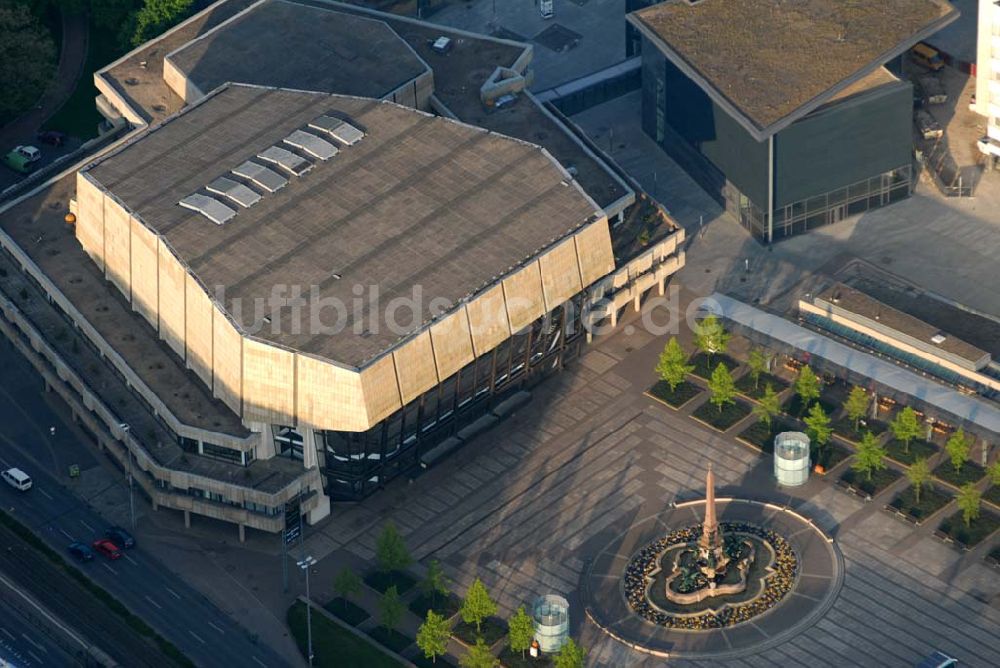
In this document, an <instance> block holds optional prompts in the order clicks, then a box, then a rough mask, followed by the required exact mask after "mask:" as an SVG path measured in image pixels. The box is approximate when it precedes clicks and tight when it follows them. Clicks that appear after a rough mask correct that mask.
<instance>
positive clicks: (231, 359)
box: [212, 306, 243, 415]
mask: <svg viewBox="0 0 1000 668" xmlns="http://www.w3.org/2000/svg"><path fill="white" fill-rule="evenodd" d="M212 364H213V374H212V381H213V383H214V384H213V386H212V395H213V396H215V397H217V398H219V399H221V400H222V401H223V402H224V403H225V404H226V405H227V406H229V407H230V408H231V409H233V412H234V413H236V414H237V415H240V414H241V412H242V405H241V399H242V397H243V337H242V336H241V335H240V333H239V332H238V331H236V327H235V326H234V325H233V323H231V322H230V321H229V320H228V319H227V318H226V316H225V315H224V314H223V313H222V311H221V310H220V309H219V307H218V306H213V307H212Z"/></svg>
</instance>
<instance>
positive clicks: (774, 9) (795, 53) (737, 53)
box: [627, 0, 958, 141]
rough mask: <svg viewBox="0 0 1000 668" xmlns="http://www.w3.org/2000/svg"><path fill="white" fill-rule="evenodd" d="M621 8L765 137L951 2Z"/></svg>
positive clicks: (924, 29)
mask: <svg viewBox="0 0 1000 668" xmlns="http://www.w3.org/2000/svg"><path fill="white" fill-rule="evenodd" d="M627 18H628V21H629V22H630V23H631V24H632V25H634V26H635V27H636V28H638V29H639V30H640V32H642V33H643V35H644V36H645V37H647V38H648V39H650V40H651V41H652V42H653V43H654V44H655V45H656V46H657V48H658V49H659V50H660V51H662V52H663V54H664V55H665V56H666V57H667V58H669V59H670V60H671V61H672V62H673V63H674V65H676V66H677V67H678V68H679V69H680V70H681V71H683V72H684V73H685V74H686V75H687V76H688V77H690V78H691V79H692V80H693V81H695V82H696V83H697V84H698V85H699V86H701V88H702V89H704V90H705V92H706V93H708V95H710V96H711V97H712V98H713V100H715V102H716V104H718V105H719V106H721V107H722V108H723V109H725V110H726V111H727V112H728V113H729V114H730V115H732V116H733V117H734V118H735V119H736V120H737V121H739V122H740V124H741V125H743V126H744V127H745V128H746V129H747V130H748V131H749V132H750V133H751V134H752V135H753V136H754V137H755V138H756V139H757V140H758V141H763V140H764V139H766V138H767V137H769V136H770V135H772V134H774V133H776V132H778V131H779V130H781V129H782V128H784V127H786V126H788V125H790V124H791V123H793V122H795V121H796V120H798V119H799V118H802V117H803V116H805V115H806V114H808V113H809V112H811V111H813V110H814V109H816V108H818V107H819V106H820V105H822V104H824V103H825V102H828V101H830V100H831V99H832V98H833V97H835V96H836V95H837V94H838V93H839V92H840V91H842V90H844V89H845V88H847V87H849V86H851V85H852V84H854V83H855V82H857V81H859V80H861V79H863V78H864V77H865V76H867V75H869V74H870V73H872V72H873V71H874V70H877V69H878V68H880V67H881V66H882V65H884V64H885V63H887V62H888V61H889V60H891V59H892V58H894V57H896V56H898V55H900V54H902V53H904V52H905V51H906V50H907V49H909V48H910V47H912V46H913V45H914V44H916V43H917V42H919V41H920V40H922V39H924V38H925V37H927V36H929V35H931V34H933V33H934V32H936V31H937V30H939V29H941V28H942V27H944V26H946V25H948V24H949V23H951V22H952V21H954V20H955V19H956V18H958V11H957V10H956V9H955V8H954V7H953V6H952V5H951V4H950V3H948V2H946V1H945V0H868V1H867V2H844V1H843V0H796V1H795V2H789V1H788V0H741V1H740V2H733V1H732V0H701V2H697V3H691V2H688V1H687V0H668V1H667V2H663V3H660V4H657V5H653V6H651V7H647V8H645V9H641V10H639V11H636V12H633V13H631V14H629V15H628V17H627Z"/></svg>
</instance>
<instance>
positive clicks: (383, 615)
mask: <svg viewBox="0 0 1000 668" xmlns="http://www.w3.org/2000/svg"><path fill="white" fill-rule="evenodd" d="M402 619H403V602H402V601H401V600H400V599H399V592H398V591H396V585H392V586H391V587H389V588H388V589H386V590H385V593H384V594H382V598H380V599H379V601H378V622H379V624H381V625H382V626H383V627H385V629H386V630H388V631H395V630H396V627H397V626H399V622H400V621H402Z"/></svg>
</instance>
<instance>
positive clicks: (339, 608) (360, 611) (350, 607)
mask: <svg viewBox="0 0 1000 668" xmlns="http://www.w3.org/2000/svg"><path fill="white" fill-rule="evenodd" d="M323 608H324V609H326V611H327V612H329V613H330V614H331V615H333V616H335V617H339V618H340V619H343V620H344V621H345V622H347V623H348V624H350V625H351V626H357V625H358V624H361V623H362V622H363V621H365V620H366V619H368V618H369V617H371V615H369V614H368V611H367V610H365V609H364V608H362V607H360V606H357V605H354V604H353V603H351V602H350V601H348V600H347V599H344V598H339V597H338V598H335V599H333V600H331V601H329V602H328V603H327V604H326V605H324V606H323Z"/></svg>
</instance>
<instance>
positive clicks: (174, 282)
mask: <svg viewBox="0 0 1000 668" xmlns="http://www.w3.org/2000/svg"><path fill="white" fill-rule="evenodd" d="M158 253H159V256H160V261H159V270H158V274H159V279H158V280H157V290H158V291H159V316H160V318H159V322H160V324H159V330H160V338H161V339H163V340H164V341H166V342H167V345H168V346H170V347H171V349H173V351H174V352H175V353H177V354H178V355H179V356H180V357H181V358H182V359H184V356H185V349H184V332H185V323H184V319H185V315H186V308H185V306H184V304H185V301H186V300H185V298H184V291H185V282H186V280H187V278H186V277H187V272H185V271H184V268H183V267H182V266H181V264H180V262H178V261H177V258H176V257H174V254H173V253H171V252H170V249H169V248H167V246H166V244H164V243H163V240H162V239H160V240H159V245H158Z"/></svg>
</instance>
